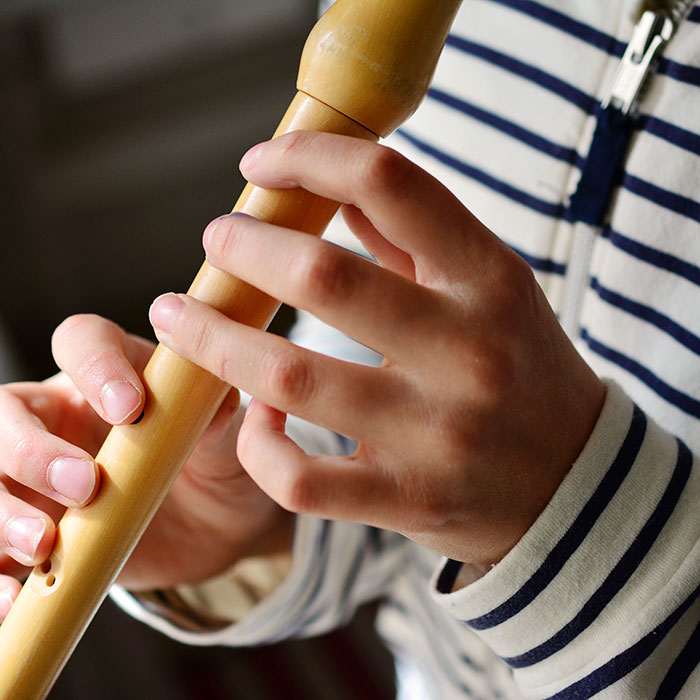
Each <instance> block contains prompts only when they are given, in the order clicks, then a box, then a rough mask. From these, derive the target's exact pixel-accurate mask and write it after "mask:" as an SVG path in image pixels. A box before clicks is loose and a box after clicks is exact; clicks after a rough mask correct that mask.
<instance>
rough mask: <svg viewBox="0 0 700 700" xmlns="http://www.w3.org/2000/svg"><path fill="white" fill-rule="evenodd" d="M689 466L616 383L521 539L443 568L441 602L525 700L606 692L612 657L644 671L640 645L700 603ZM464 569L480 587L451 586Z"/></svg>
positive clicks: (677, 445) (438, 585)
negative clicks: (510, 674) (674, 614)
mask: <svg viewBox="0 0 700 700" xmlns="http://www.w3.org/2000/svg"><path fill="white" fill-rule="evenodd" d="M692 460H693V457H692V455H691V454H690V451H689V450H688V449H687V447H685V445H683V443H681V442H680V441H678V440H677V439H676V438H674V437H673V436H671V435H669V434H668V433H666V432H665V431H663V430H661V429H660V428H659V427H658V426H656V425H655V424H654V423H653V422H652V421H651V420H650V419H648V418H647V417H646V416H645V414H644V413H643V412H642V411H640V410H639V409H638V408H637V407H636V406H634V405H633V403H632V402H631V400H630V399H629V398H628V397H627V396H626V395H625V394H624V393H623V392H622V390H621V389H620V388H619V387H617V386H616V385H615V384H613V383H609V385H608V393H607V397H606V401H605V404H604V406H603V410H602V412H601V415H600V418H599V420H598V422H597V423H596V426H595V428H594V430H593V433H592V435H591V437H590V438H589V440H588V442H587V444H586V446H585V447H584V449H583V451H582V452H581V454H580V455H579V458H578V459H577V461H576V463H575V464H574V465H573V467H572V469H571V470H570V472H569V474H568V475H567V476H566V478H565V479H564V481H563V482H562V484H561V485H560V487H559V489H558V490H557V492H556V493H555V494H554V496H553V498H552V500H551V501H550V503H549V504H548V505H547V507H546V508H545V510H544V511H543V512H542V513H541V515H540V517H539V518H538V519H537V520H536V521H535V523H534V524H533V525H532V527H531V528H530V529H529V530H528V532H527V533H526V534H525V535H524V536H523V538H522V539H521V540H520V542H519V543H518V544H517V545H516V546H515V547H514V548H513V549H512V550H511V551H510V552H509V553H508V554H507V555H506V556H505V557H504V558H503V560H502V561H501V562H499V563H498V564H497V565H495V566H494V567H493V568H491V569H490V570H488V571H486V572H485V573H484V572H482V571H475V572H469V571H468V570H467V571H466V572H462V573H460V568H461V566H460V564H459V563H457V562H452V561H449V560H448V561H446V562H444V564H443V566H442V567H441V569H440V570H439V571H438V572H436V574H435V576H434V579H433V596H434V598H435V600H436V601H437V603H438V604H439V605H441V606H442V607H443V608H444V609H446V610H447V611H448V612H449V613H450V614H451V615H453V616H454V617H456V618H457V619H459V620H460V621H463V622H464V623H465V624H466V625H468V626H469V627H470V628H471V629H472V630H474V631H475V632H476V634H477V635H479V636H480V637H481V638H482V639H483V640H484V641H485V642H486V643H487V644H488V645H489V646H490V647H491V648H492V649H493V650H494V651H495V653H496V654H498V655H499V656H500V657H501V658H502V659H503V660H504V661H505V662H506V663H507V664H508V665H510V666H511V668H513V669H514V672H515V674H516V679H517V681H518V683H519V685H520V687H521V688H523V690H525V691H526V696H529V695H530V694H532V695H535V696H537V697H540V696H543V695H544V696H548V695H549V694H550V693H551V694H556V693H557V692H560V691H561V690H562V689H563V688H572V687H573V686H574V685H576V684H579V685H580V684H586V683H587V684H589V685H590V684H593V685H592V686H591V687H597V686H595V684H596V683H600V684H601V685H600V688H601V689H602V688H603V687H604V683H607V682H608V680H605V681H604V680H602V679H603V677H604V676H605V673H608V672H609V671H610V668H611V666H610V664H612V663H613V661H615V663H618V662H620V659H624V660H625V663H627V664H628V665H629V666H630V669H632V670H633V669H635V668H637V666H635V664H636V663H637V662H639V663H638V664H637V665H639V664H641V663H642V662H643V661H644V660H645V659H644V658H641V657H640V658H638V659H636V661H634V660H633V659H635V654H637V653H641V652H640V650H641V649H642V648H643V647H642V646H640V645H641V644H642V640H646V641H645V642H644V644H645V645H646V646H644V648H645V649H648V650H649V651H648V654H647V657H648V656H650V655H651V654H652V653H653V652H654V649H655V647H654V646H653V645H654V644H659V643H660V639H661V638H662V637H660V636H659V633H658V629H660V628H658V625H661V624H664V621H665V620H666V621H667V616H668V615H669V612H670V611H674V610H677V609H679V608H678V601H679V600H680V601H686V603H687V604H688V605H690V604H691V603H692V601H693V600H694V599H692V596H693V595H695V596H696V597H697V589H696V586H697V574H694V573H693V571H692V566H693V565H691V562H692V561H693V560H694V562H695V563H694V566H697V559H696V557H697V556H698V551H697V550H698V547H697V546H696V544H697V542H698V535H699V534H700V533H699V532H698V530H699V529H700V525H699V524H698V522H697V518H694V517H690V516H689V515H688V514H689V513H692V509H693V508H695V506H694V505H693V503H694V502H695V503H696V502H697V500H696V499H697V498H698V491H699V489H698V483H697V478H696V477H695V476H694V475H693V474H692V472H691V465H692ZM464 573H466V574H467V578H468V577H469V574H470V573H473V574H474V575H473V576H472V579H473V580H472V582H470V583H469V584H468V585H466V586H465V587H463V588H460V589H459V590H454V591H453V590H452V589H453V587H454V583H455V580H456V577H457V575H458V574H459V575H460V576H462V575H464ZM691 599H692V600H691ZM613 600H614V603H613ZM609 603H613V604H609ZM669 619H670V618H669ZM657 628H658V629H657ZM675 632H678V630H674V633H675ZM678 633H680V632H678ZM655 634H656V635H657V637H658V638H659V641H656V642H655V641H654V639H655V638H654V635H655ZM652 647H653V648H652ZM645 653H646V652H645ZM647 657H645V658H647ZM620 663H621V662H620ZM631 672H632V671H631V670H630V673H631ZM586 687H588V686H586ZM567 692H568V691H567ZM577 697H578V696H577ZM586 697H588V695H586Z"/></svg>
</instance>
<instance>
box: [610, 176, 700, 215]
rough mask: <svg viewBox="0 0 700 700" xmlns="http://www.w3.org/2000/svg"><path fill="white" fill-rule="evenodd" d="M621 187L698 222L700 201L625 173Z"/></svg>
mask: <svg viewBox="0 0 700 700" xmlns="http://www.w3.org/2000/svg"><path fill="white" fill-rule="evenodd" d="M622 187H624V188H625V189H626V190H629V191H630V192H633V193H634V194H636V195H638V196H640V197H644V199H649V200H651V201H652V202H654V203H655V204H658V205H659V206H662V207H665V208H666V209H670V210H671V211H675V212H676V213H677V214H681V215H682V216H687V217H688V218H689V219H693V221H697V222H700V203H699V202H696V201H695V200H693V199H690V198H689V197H684V196H683V195H681V194H676V193H675V192H670V191H669V190H666V189H664V188H663V187H659V186H658V185H652V184H651V182H646V180H642V179H641V178H638V177H636V176H634V175H630V174H629V173H626V174H625V176H624V178H623V179H622Z"/></svg>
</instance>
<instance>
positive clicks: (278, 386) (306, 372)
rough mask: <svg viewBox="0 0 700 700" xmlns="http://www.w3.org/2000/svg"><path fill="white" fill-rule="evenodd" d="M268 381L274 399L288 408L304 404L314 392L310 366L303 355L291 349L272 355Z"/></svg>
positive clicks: (267, 372) (267, 374) (267, 376)
mask: <svg viewBox="0 0 700 700" xmlns="http://www.w3.org/2000/svg"><path fill="white" fill-rule="evenodd" d="M266 383H267V388H268V391H269V393H270V396H271V397H272V398H273V399H274V401H275V402H276V403H279V404H280V405H282V406H284V407H287V408H291V407H294V408H299V407H301V406H303V405H304V404H305V403H307V402H308V401H309V399H310V397H311V395H312V394H313V377H312V373H311V369H310V367H309V366H308V364H307V363H306V362H305V360H304V359H303V358H302V357H300V356H299V355H297V354H296V353H294V352H291V351H284V352H281V353H276V354H275V355H272V356H271V358H270V360H269V361H268V367H267V371H266Z"/></svg>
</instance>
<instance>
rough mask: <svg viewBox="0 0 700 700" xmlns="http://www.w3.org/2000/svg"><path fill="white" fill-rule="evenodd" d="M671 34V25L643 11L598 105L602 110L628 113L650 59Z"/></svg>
mask: <svg viewBox="0 0 700 700" xmlns="http://www.w3.org/2000/svg"><path fill="white" fill-rule="evenodd" d="M674 30H675V25H674V22H673V21H672V20H671V19H670V18H668V17H665V16H664V15H662V14H659V13H656V12H650V11H647V12H645V13H644V14H643V15H642V17H641V19H640V20H639V22H637V24H636V25H635V27H634V32H633V33H632V39H631V40H630V43H629V44H627V48H626V49H625V53H624V54H623V56H622V58H621V59H620V65H619V66H618V68H617V72H616V73H615V78H614V80H613V84H612V87H611V88H610V91H609V92H608V95H607V97H606V98H605V99H604V100H603V102H602V103H601V106H602V107H603V109H605V108H606V107H608V105H610V106H612V107H613V108H615V109H619V110H620V111H621V112H622V113H623V114H628V113H629V111H630V110H631V109H632V107H633V106H634V103H635V102H636V100H637V97H638V96H639V93H640V91H641V89H642V86H643V85H644V81H645V80H646V78H647V76H648V75H649V71H650V69H651V65H652V61H653V60H654V56H656V54H657V52H658V51H659V49H660V48H661V47H662V46H663V45H664V44H665V43H666V42H667V41H668V40H669V39H670V38H671V36H672V35H673V32H674Z"/></svg>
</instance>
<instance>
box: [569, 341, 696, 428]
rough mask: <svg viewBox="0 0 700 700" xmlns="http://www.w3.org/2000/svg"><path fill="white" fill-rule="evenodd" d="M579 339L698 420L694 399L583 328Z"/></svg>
mask: <svg viewBox="0 0 700 700" xmlns="http://www.w3.org/2000/svg"><path fill="white" fill-rule="evenodd" d="M581 337H582V338H583V340H584V341H585V342H586V343H587V344H588V347H589V348H590V349H591V350H593V352H595V353H597V354H598V355H600V356H601V357H604V358H605V359H606V360H609V361H610V362H612V363H614V364H616V365H617V366H618V367H621V368H622V369H624V370H626V371H627V372H629V373H630V374H632V375H633V376H635V377H637V379H639V380H640V381H642V382H644V384H646V385H647V386H648V387H649V388H650V389H651V390H652V391H654V392H655V393H656V394H658V395H659V396H660V397H661V398H663V399H665V400H666V401H668V402H669V403H670V404H673V405H674V406H676V407H677V408H680V410H681V411H684V412H685V413H687V414H689V415H691V416H693V417H694V418H700V401H698V400H697V399H696V398H694V397H692V396H689V395H688V394H684V393H683V392H682V391H679V390H678V389H676V388H675V387H672V386H671V385H670V384H667V383H666V382H665V381H663V379H660V378H659V377H657V376H656V375H655V374H654V373H653V372H652V371H651V370H649V369H647V368H646V367H644V365H642V364H640V363H639V362H637V360H633V359H632V358H631V357H628V356H627V355H625V354H623V353H621V352H620V351H618V350H614V349H613V348H611V347H609V346H607V345H604V344H603V343H601V342H600V341H599V340H596V339H595V338H593V337H592V336H591V335H590V334H589V332H588V331H587V330H586V329H585V328H583V329H582V330H581Z"/></svg>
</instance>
